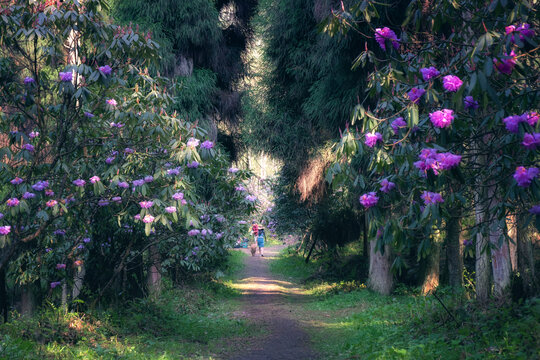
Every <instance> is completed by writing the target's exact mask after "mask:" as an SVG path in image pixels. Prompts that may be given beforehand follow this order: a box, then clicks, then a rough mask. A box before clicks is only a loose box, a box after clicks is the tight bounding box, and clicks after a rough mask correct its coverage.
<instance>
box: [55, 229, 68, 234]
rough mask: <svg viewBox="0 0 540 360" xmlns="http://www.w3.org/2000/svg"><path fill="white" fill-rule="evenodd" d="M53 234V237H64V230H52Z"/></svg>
mask: <svg viewBox="0 0 540 360" xmlns="http://www.w3.org/2000/svg"><path fill="white" fill-rule="evenodd" d="M53 234H54V235H62V236H63V235H66V230H62V229H57V230H54V231H53Z"/></svg>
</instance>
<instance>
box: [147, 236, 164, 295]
mask: <svg viewBox="0 0 540 360" xmlns="http://www.w3.org/2000/svg"><path fill="white" fill-rule="evenodd" d="M149 250H150V263H151V265H150V269H149V270H148V280H147V284H148V291H149V292H150V295H159V293H160V292H161V255H160V254H159V251H158V249H157V246H156V245H152V246H150V249H149Z"/></svg>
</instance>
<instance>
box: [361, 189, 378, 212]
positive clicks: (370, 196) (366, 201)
mask: <svg viewBox="0 0 540 360" xmlns="http://www.w3.org/2000/svg"><path fill="white" fill-rule="evenodd" d="M359 201H360V204H362V205H363V206H364V207H365V208H366V209H369V208H370V207H373V206H375V205H377V202H378V201H379V197H378V196H377V194H375V193H374V192H373V191H372V192H369V193H367V194H364V195H362V196H360V199H359Z"/></svg>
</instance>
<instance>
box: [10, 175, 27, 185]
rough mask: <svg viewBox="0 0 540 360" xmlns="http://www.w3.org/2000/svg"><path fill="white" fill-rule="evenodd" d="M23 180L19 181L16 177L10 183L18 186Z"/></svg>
mask: <svg viewBox="0 0 540 360" xmlns="http://www.w3.org/2000/svg"><path fill="white" fill-rule="evenodd" d="M23 181H24V180H23V179H21V178H20V177H18V176H15V179H13V180H11V181H10V183H12V184H13V185H19V184H21V183H22V182H23Z"/></svg>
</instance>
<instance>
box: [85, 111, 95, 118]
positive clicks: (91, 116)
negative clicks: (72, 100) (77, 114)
mask: <svg viewBox="0 0 540 360" xmlns="http://www.w3.org/2000/svg"><path fill="white" fill-rule="evenodd" d="M84 116H86V117H87V118H89V119H91V118H93V117H94V116H95V115H94V114H92V113H91V112H88V111H85V112H84Z"/></svg>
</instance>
